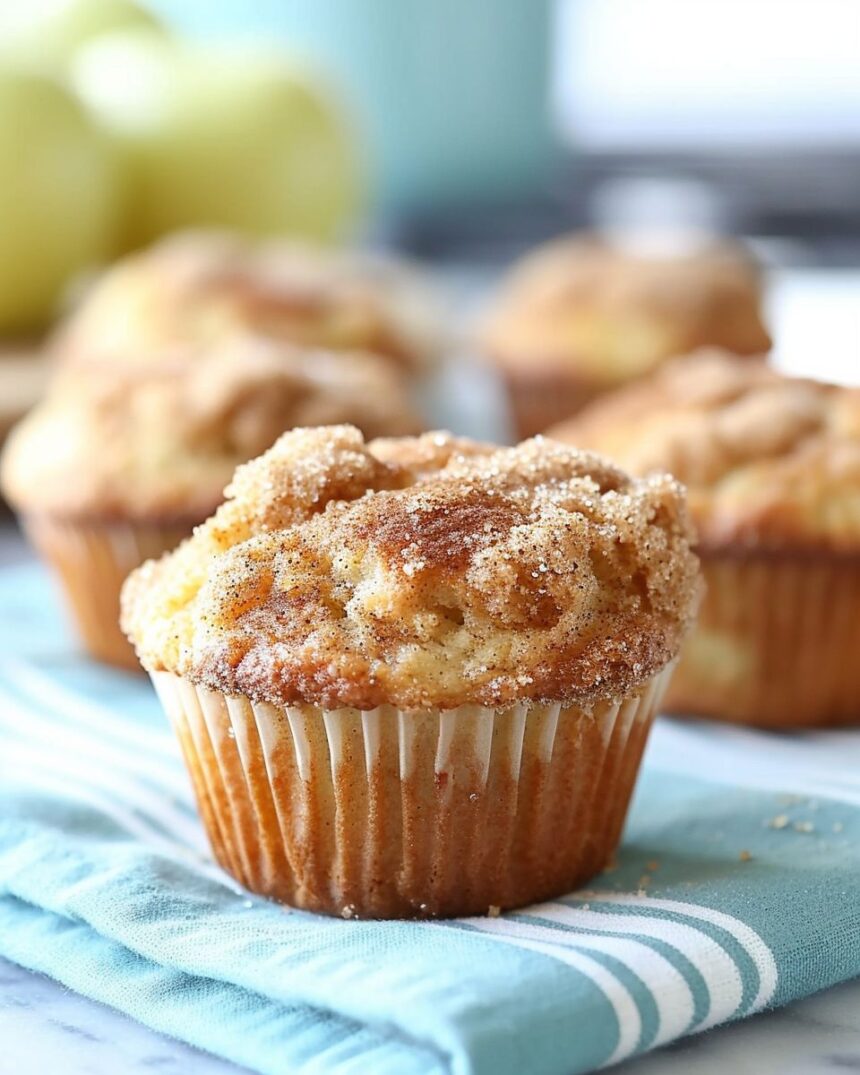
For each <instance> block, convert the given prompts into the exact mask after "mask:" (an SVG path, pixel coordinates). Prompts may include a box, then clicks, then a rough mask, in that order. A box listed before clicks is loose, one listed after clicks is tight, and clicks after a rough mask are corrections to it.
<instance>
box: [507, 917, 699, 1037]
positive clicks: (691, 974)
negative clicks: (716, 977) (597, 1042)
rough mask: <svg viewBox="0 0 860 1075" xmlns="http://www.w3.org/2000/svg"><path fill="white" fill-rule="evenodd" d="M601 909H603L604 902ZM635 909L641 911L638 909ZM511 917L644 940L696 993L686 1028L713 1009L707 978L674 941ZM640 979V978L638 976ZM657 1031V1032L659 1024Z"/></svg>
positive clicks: (567, 929) (575, 931) (562, 928)
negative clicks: (676, 946)
mask: <svg viewBox="0 0 860 1075" xmlns="http://www.w3.org/2000/svg"><path fill="white" fill-rule="evenodd" d="M597 903H598V901H597V900H589V906H590V907H592V908H595V909H596V907H597ZM568 906H569V907H573V908H575V907H576V906H577V905H576V904H575V903H571V904H568ZM600 909H601V910H603V909H604V907H603V905H602V904H601V907H600ZM629 913H630V909H629V908H628V914H629ZM636 913H637V914H638V909H637V911H636ZM512 917H515V918H516V919H517V920H521V921H523V922H531V923H533V924H534V925H536V926H548V927H550V928H552V929H556V930H558V931H559V932H561V933H571V934H580V935H582V936H585V937H610V938H612V939H613V940H616V941H619V942H620V943H623V942H624V941H625V940H631V941H639V942H640V943H641V944H644V945H647V946H648V947H649V948H650V949H652V951H654V952H657V953H659V955H661V956H663V957H664V959H666V960H667V961H668V962H669V963H671V964H672V966H673V967H674V968H675V970H676V971H677V972H678V973H679V974H680V975H681V977H682V978H683V979H684V981H686V983H687V985H688V986H689V987H690V992H691V993H692V995H693V1018H692V1019H691V1021H690V1024H689V1027H688V1028H687V1029H690V1028H691V1027H694V1026H698V1024H699V1023H701V1022H702V1021H703V1020H704V1019H706V1018H707V1017H708V1012H709V1011H710V1007H711V994H710V991H709V989H708V987H707V985H706V983H705V979H704V978H703V977H702V975H701V973H700V972H699V971H698V970H697V968H696V967H695V966H694V965H693V964H692V963H691V962H690V960H689V959H687V957H686V956H685V955H684V954H683V953H682V952H679V951H678V949H677V948H673V947H672V945H670V944H668V943H667V942H666V941H662V940H660V939H659V938H657V937H647V936H643V935H642V934H641V933H627V932H625V933H610V932H609V931H608V930H602V929H586V928H585V927H584V926H574V925H571V924H570V923H568V922H556V921H555V920H554V919H549V918H541V917H540V916H538V915H531V914H517V915H514V916H512ZM655 917H657V916H655ZM663 917H668V916H663ZM703 932H704V931H703ZM589 954H594V953H589ZM637 981H639V979H638V978H637ZM643 988H644V989H645V990H646V992H647V993H648V996H649V997H650V996H651V992H650V990H648V988H647V986H645V985H644V984H643ZM637 1003H638V1001H637ZM652 1004H653V1000H652ZM640 1007H641V1005H640ZM654 1016H655V1019H656V1018H657V1009H656V1006H655V1007H654ZM643 1022H644V1011H643ZM654 1032H655V1034H656V1027H655V1031H654ZM643 1037H644V1035H643ZM649 1043H650V1042H649ZM646 1047H647V1046H646Z"/></svg>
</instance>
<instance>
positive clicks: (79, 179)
mask: <svg viewBox="0 0 860 1075" xmlns="http://www.w3.org/2000/svg"><path fill="white" fill-rule="evenodd" d="M119 203H120V191H119V186H118V182H117V169H116V161H115V156H114V153H113V150H112V148H111V146H110V145H109V144H108V141H107V139H106V138H105V136H104V134H103V133H102V132H101V131H100V130H99V129H98V127H97V126H96V124H95V122H94V121H93V119H92V118H91V117H90V116H89V114H88V113H87V112H86V110H85V109H84V108H83V107H82V105H81V104H80V102H79V101H77V100H76V99H75V97H74V96H72V94H71V93H69V92H68V91H67V90H65V89H64V88H63V87H62V86H60V85H59V84H58V83H57V82H54V81H52V80H51V79H50V78H48V77H46V76H42V75H37V74H34V73H26V72H23V71H16V70H3V69H0V332H3V333H9V332H17V331H25V330H28V329H31V328H35V327H37V326H39V325H41V324H42V323H44V322H45V320H46V319H47V318H48V317H49V316H50V314H51V313H52V311H53V309H54V307H55V304H56V302H57V298H58V296H59V295H60V293H61V291H62V288H63V286H64V284H65V283H66V281H67V280H68V278H69V277H70V276H71V275H72V274H74V273H75V272H77V271H79V270H81V269H83V268H85V267H87V266H89V265H91V264H93V263H95V262H97V261H99V260H101V259H102V258H103V257H105V256H106V255H108V254H109V253H111V252H112V248H113V245H114V242H115V237H116V226H117V221H118V217H119V207H120V204H119Z"/></svg>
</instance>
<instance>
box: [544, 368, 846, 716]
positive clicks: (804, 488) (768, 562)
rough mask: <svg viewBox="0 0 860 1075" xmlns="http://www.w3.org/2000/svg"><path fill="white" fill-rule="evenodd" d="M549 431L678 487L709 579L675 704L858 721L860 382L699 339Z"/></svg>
mask: <svg viewBox="0 0 860 1075" xmlns="http://www.w3.org/2000/svg"><path fill="white" fill-rule="evenodd" d="M553 435H554V436H557V437H558V438H560V439H561V440H564V441H567V442H569V443H572V444H577V445H581V446H583V447H588V448H594V449H597V450H600V451H605V452H607V454H609V455H612V456H613V457H614V458H616V459H618V460H619V461H620V462H621V463H622V465H624V466H627V467H630V468H631V469H632V470H633V471H634V472H636V473H640V474H646V473H648V472H650V471H652V470H660V471H664V470H668V471H670V472H671V473H673V474H674V475H675V476H676V477H677V478H678V479H679V480H680V481H682V482H684V483H685V484H686V485H687V487H688V495H689V501H690V508H691V513H692V516H693V519H694V522H695V524H696V526H697V528H698V533H699V555H700V556H701V559H702V565H703V569H704V574H705V579H706V582H707V583H708V587H707V594H706V597H705V600H704V603H703V607H702V610H701V614H700V617H699V622H698V625H697V627H696V630H695V631H694V633H693V635H692V637H691V638H690V640H689V642H688V643H687V645H686V648H685V650H684V653H683V656H682V659H681V662H680V664H679V667H678V671H677V673H676V676H675V678H674V679H673V681H672V684H671V687H670V689H669V693H668V696H667V706H668V707H669V708H671V709H673V710H675V711H678V712H693V713H702V714H706V715H708V716H714V717H721V718H723V719H726V720H733V721H742V722H749V723H755V724H763V725H770V726H778V727H792V726H800V725H816V724H836V723H849V722H854V721H858V720H860V663H858V661H857V647H858V642H860V390H858V389H849V388H839V387H836V386H834V385H828V384H822V383H820V382H816V381H809V380H801V379H799V378H794V377H786V376H784V375H781V374H779V373H777V372H775V371H774V370H771V369H769V368H768V367H767V366H765V365H764V364H762V363H759V362H749V361H740V360H738V359H737V358H735V357H733V356H731V355H726V354H720V353H716V352H705V353H700V354H698V355H696V356H694V357H691V358H688V359H684V360H679V361H677V362H674V363H671V364H669V365H667V366H665V367H664V368H663V369H661V370H660V371H658V372H657V373H656V374H655V375H654V376H653V377H652V378H650V379H649V380H647V381H644V382H641V383H640V384H637V385H633V386H631V387H630V388H628V389H626V390H624V391H622V392H618V393H617V394H615V395H613V396H609V397H607V398H606V399H605V400H601V401H599V402H597V403H595V404H594V405H593V406H592V407H590V408H589V409H587V410H586V411H584V412H583V413H582V414H581V415H579V416H578V417H577V418H575V419H573V420H572V421H570V422H568V423H565V424H564V425H563V426H559V427H557V428H556V429H555V430H554V431H553Z"/></svg>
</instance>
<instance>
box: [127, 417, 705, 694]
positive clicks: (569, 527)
mask: <svg viewBox="0 0 860 1075" xmlns="http://www.w3.org/2000/svg"><path fill="white" fill-rule="evenodd" d="M227 495H228V500H227V502H226V503H225V504H224V505H223V506H222V507H221V508H220V509H219V510H218V511H217V512H216V514H215V515H214V516H213V517H212V519H210V520H209V521H208V522H207V523H205V524H204V525H203V526H201V527H199V528H198V529H197V531H196V532H195V534H194V536H193V537H192V538H191V539H190V540H189V541H187V542H186V543H185V544H184V545H182V546H181V547H180V548H179V549H178V550H177V551H176V552H175V553H173V554H171V555H169V556H167V557H165V558H164V559H162V560H160V561H158V562H150V563H149V564H146V565H144V567H143V568H141V569H139V570H138V571H136V572H135V573H134V574H133V575H132V576H131V578H130V579H129V581H128V582H127V584H126V587H125V590H124V599H123V625H124V629H125V630H126V632H127V633H128V635H129V637H130V638H131V639H132V641H133V642H134V643H135V645H136V646H137V649H138V653H139V655H140V657H141V660H142V661H143V663H144V665H145V666H146V667H147V668H148V669H149V670H151V671H162V670H166V671H170V672H173V673H175V674H178V675H180V676H184V677H186V678H189V679H191V680H192V681H194V682H196V683H199V684H203V685H206V686H209V687H211V688H213V689H217V690H221V691H223V692H225V693H228V694H230V693H232V694H241V695H245V696H247V697H249V698H252V699H254V700H256V701H269V702H272V703H274V704H280V705H292V704H297V703H302V702H308V703H313V704H316V705H322V706H325V707H326V708H329V709H332V708H337V707H344V706H349V707H356V708H359V709H363V710H369V709H372V708H375V707H376V706H378V705H386V704H388V705H395V706H398V707H400V708H403V709H421V708H427V707H436V708H453V707H456V706H459V705H464V704H480V705H487V706H494V707H498V706H502V705H510V704H514V703H515V702H519V701H525V700H530V701H541V700H553V701H564V702H569V703H573V702H576V703H579V704H585V703H588V702H589V701H591V700H594V699H596V698H607V697H614V696H617V695H621V694H626V693H628V692H629V691H630V690H632V689H634V688H635V687H637V686H638V685H640V684H642V683H644V682H645V681H646V680H647V679H649V678H650V677H651V676H652V675H654V674H655V672H657V671H659V669H660V668H662V667H663V666H664V665H665V664H666V663H667V662H668V661H670V660H671V659H672V658H673V657H674V656H675V655H676V654H677V652H678V649H679V646H680V643H681V640H682V638H683V636H684V635H685V634H686V631H687V629H688V627H689V624H690V621H691V617H692V615H693V613H694V610H695V605H696V601H697V597H698V588H699V583H698V565H697V561H696V558H695V556H694V555H693V553H692V552H691V551H690V540H691V534H690V530H689V526H688V522H687V518H686V513H685V507H684V497H683V492H682V490H681V487H680V486H679V485H678V484H677V483H676V482H675V481H673V480H672V479H670V478H668V477H665V476H657V477H652V478H649V479H647V480H636V479H631V478H629V477H627V476H626V475H625V474H624V473H623V472H622V471H621V470H619V469H617V468H616V467H615V466H613V465H611V464H610V463H608V462H607V461H606V460H605V459H601V458H600V457H598V456H594V455H590V454H586V453H582V452H578V451H576V450H572V449H570V448H566V447H564V446H561V445H557V444H554V443H552V442H549V441H545V440H542V439H541V438H537V439H535V440H532V441H527V442H525V443H523V444H521V445H520V446H519V447H517V448H503V449H500V448H493V447H491V446H488V445H481V444H476V443H474V442H471V441H465V440H457V439H455V438H453V437H451V436H450V435H448V434H440V433H433V434H426V435H425V436H423V437H420V438H416V439H401V440H396V441H374V442H371V443H369V444H366V443H365V442H364V441H363V439H362V437H361V435H360V434H359V433H358V432H357V430H355V429H353V428H352V427H348V426H340V427H328V428H321V429H309V430H296V431H294V432H292V433H288V434H285V435H284V436H283V437H282V438H281V439H280V440H279V441H278V442H277V443H276V445H275V446H274V447H273V448H272V449H271V450H270V451H269V452H267V453H266V454H265V455H263V456H261V457H260V458H259V459H257V460H255V461H254V462H252V463H250V464H247V465H245V466H244V467H240V468H239V470H238V471H237V473H236V477H235V480H234V482H233V483H232V485H231V486H230V487H228V490H227Z"/></svg>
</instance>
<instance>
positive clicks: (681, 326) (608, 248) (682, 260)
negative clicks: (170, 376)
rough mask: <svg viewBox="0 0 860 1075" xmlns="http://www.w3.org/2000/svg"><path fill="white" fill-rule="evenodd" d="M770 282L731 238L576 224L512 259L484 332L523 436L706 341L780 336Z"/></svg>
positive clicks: (725, 344)
mask: <svg viewBox="0 0 860 1075" xmlns="http://www.w3.org/2000/svg"><path fill="white" fill-rule="evenodd" d="M761 297H762V296H761V283H760V279H759V274H758V272H757V270H756V268H755V267H754V266H753V264H752V263H751V262H750V261H749V260H748V259H747V258H746V257H745V256H744V254H743V252H742V250H741V249H740V248H737V247H734V246H731V245H729V244H719V245H713V246H708V247H702V248H700V249H698V250H696V251H690V252H687V253H683V254H674V255H664V256H658V255H657V254H656V253H654V254H650V255H649V254H646V253H642V252H637V251H636V250H634V249H632V248H631V249H628V248H625V247H621V246H617V245H612V244H611V243H610V242H608V241H607V240H602V239H599V238H597V237H595V236H571V237H568V238H563V239H558V240H556V241H554V242H551V243H548V244H546V245H545V246H542V247H539V248H538V249H537V250H536V251H534V252H533V253H532V254H530V255H529V256H528V257H526V258H525V259H524V260H523V261H521V262H520V263H518V264H517V265H515V266H514V268H513V269H512V270H511V272H510V273H509V275H508V278H507V280H506V281H505V282H504V283H503V285H502V288H501V290H500V293H499V295H498V296H497V297H496V299H495V301H494V303H493V305H492V308H491V309H490V311H489V313H488V315H487V317H486V319H485V321H484V324H483V327H482V329H481V332H480V338H479V341H478V342H479V347H480V349H481V351H482V352H483V353H484V354H485V355H486V356H487V358H488V359H489V360H490V362H491V363H492V364H493V365H494V366H495V368H496V369H498V371H499V373H500V374H501V376H502V378H503V380H504V382H505V384H506V386H507V391H508V397H509V400H510V408H511V414H512V418H513V421H514V425H515V428H516V432H517V435H518V436H520V437H525V436H532V435H533V434H534V433H539V432H541V431H543V430H545V429H546V428H547V427H548V426H550V425H551V424H552V423H554V422H559V421H561V420H562V419H564V418H567V417H569V416H570V415H572V414H573V413H574V412H576V411H577V410H579V409H580V408H581V407H583V406H584V405H585V404H587V403H589V402H590V401H591V400H592V399H594V398H595V397H596V396H599V395H600V394H601V393H603V392H606V391H608V390H610V389H613V388H617V387H618V386H619V385H622V384H624V383H625V382H627V381H630V380H633V379H634V378H636V377H640V376H642V375H643V374H646V373H648V372H649V371H651V370H652V369H653V368H654V367H655V366H657V365H659V364H660V363H661V362H663V361H664V360H665V359H667V358H671V357H673V356H676V355H682V354H686V353H688V352H689V351H691V350H693V349H695V348H697V347H701V346H709V345H712V346H715V347H721V348H725V349H726V350H728V351H732V352H733V353H735V354H739V355H759V354H761V353H762V352H763V351H767V350H768V349H769V347H770V337H769V336H768V333H767V330H766V328H765V326H764V324H763V323H762V315H761Z"/></svg>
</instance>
